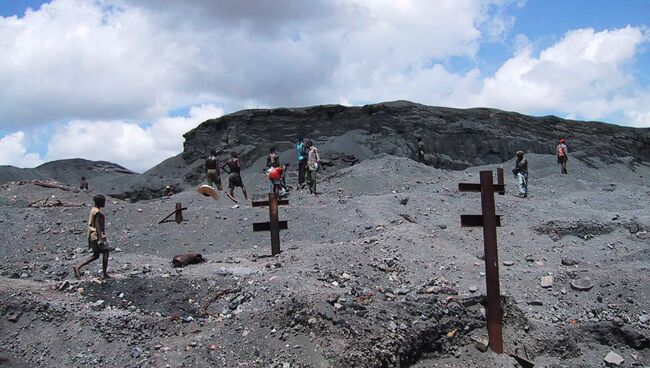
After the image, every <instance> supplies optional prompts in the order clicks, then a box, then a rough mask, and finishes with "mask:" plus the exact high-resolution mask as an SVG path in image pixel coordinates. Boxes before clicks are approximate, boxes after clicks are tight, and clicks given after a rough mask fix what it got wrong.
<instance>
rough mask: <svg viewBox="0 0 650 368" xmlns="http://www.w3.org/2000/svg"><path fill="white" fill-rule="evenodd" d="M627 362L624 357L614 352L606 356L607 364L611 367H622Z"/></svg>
mask: <svg viewBox="0 0 650 368" xmlns="http://www.w3.org/2000/svg"><path fill="white" fill-rule="evenodd" d="M623 362H625V359H623V357H622V356H620V355H618V354H616V353H615V352H613V351H610V352H609V353H607V355H605V363H607V364H611V365H621V364H623Z"/></svg>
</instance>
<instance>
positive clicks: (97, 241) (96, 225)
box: [73, 194, 111, 279]
mask: <svg viewBox="0 0 650 368" xmlns="http://www.w3.org/2000/svg"><path fill="white" fill-rule="evenodd" d="M93 202H94V204H95V206H94V207H93V208H92V209H91V210H90V214H89V215H88V225H87V229H88V248H90V249H91V250H92V251H93V255H92V256H91V257H90V258H88V259H86V260H85V261H83V262H82V263H81V264H79V265H77V266H74V267H73V270H74V276H75V277H76V278H79V277H81V268H82V267H84V266H86V265H88V264H90V263H92V262H94V261H96V260H97V259H99V256H100V255H101V256H102V277H103V278H105V279H107V278H109V277H110V276H109V275H108V272H107V269H108V256H109V253H110V251H111V249H110V248H109V247H108V244H107V241H106V230H105V224H106V217H104V211H103V210H102V209H103V208H104V206H105V205H106V197H104V196H103V195H101V194H97V195H96V196H94V197H93Z"/></svg>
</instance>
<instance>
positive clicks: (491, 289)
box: [458, 168, 506, 354]
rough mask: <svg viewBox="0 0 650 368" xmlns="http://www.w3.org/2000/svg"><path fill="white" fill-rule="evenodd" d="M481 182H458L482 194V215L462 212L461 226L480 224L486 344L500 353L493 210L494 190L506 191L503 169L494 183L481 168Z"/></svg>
mask: <svg viewBox="0 0 650 368" xmlns="http://www.w3.org/2000/svg"><path fill="white" fill-rule="evenodd" d="M480 176H481V183H480V184H474V183H459V184H458V190H459V191H461V192H480V193H481V207H482V210H483V211H482V214H481V215H461V216H460V223H461V226H463V227H472V226H477V227H478V226H480V227H483V242H484V249H485V283H486V287H487V323H488V326H487V327H488V337H489V346H490V349H492V351H494V352H495V353H497V354H502V353H503V336H502V331H501V325H502V318H503V311H502V309H501V290H500V287H499V257H498V254H497V253H498V252H497V226H501V216H499V215H497V214H496V213H495V206H494V193H495V192H497V193H499V194H501V195H503V194H505V191H506V189H505V185H504V178H503V168H499V169H497V182H498V184H494V182H493V177H492V171H481V173H480Z"/></svg>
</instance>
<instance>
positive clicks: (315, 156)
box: [307, 140, 321, 195]
mask: <svg viewBox="0 0 650 368" xmlns="http://www.w3.org/2000/svg"><path fill="white" fill-rule="evenodd" d="M320 163H321V162H320V154H319V153H318V148H316V146H314V142H312V141H311V140H309V141H307V186H308V187H309V193H311V194H314V195H315V194H316V171H318V168H319V167H320Z"/></svg>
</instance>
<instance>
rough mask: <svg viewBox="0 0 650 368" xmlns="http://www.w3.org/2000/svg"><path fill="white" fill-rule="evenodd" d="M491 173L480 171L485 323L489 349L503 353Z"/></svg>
mask: <svg viewBox="0 0 650 368" xmlns="http://www.w3.org/2000/svg"><path fill="white" fill-rule="evenodd" d="M492 180H493V179H492V171H481V207H482V209H483V211H482V215H483V241H484V245H485V283H486V287H487V323H488V336H489V338H490V349H492V351H494V352H495V353H497V354H502V353H503V336H502V331H501V324H502V311H501V290H500V287H499V257H498V254H497V220H496V219H497V218H496V213H495V206H494V186H493V182H492Z"/></svg>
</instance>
